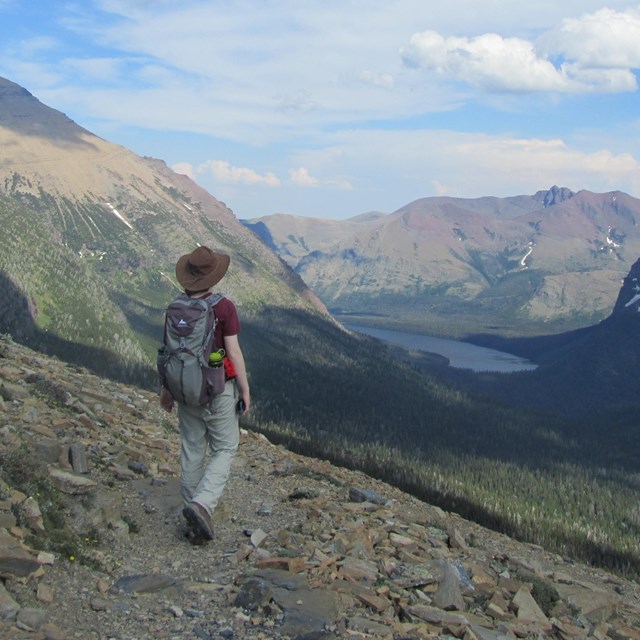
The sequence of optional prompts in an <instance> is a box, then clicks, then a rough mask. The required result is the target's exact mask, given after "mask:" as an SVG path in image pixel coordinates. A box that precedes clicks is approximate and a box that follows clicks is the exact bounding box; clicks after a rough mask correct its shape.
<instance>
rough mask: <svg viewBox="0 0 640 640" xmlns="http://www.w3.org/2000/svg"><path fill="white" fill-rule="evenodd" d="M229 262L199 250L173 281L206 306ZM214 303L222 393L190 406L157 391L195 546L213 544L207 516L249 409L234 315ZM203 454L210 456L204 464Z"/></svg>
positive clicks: (223, 303) (181, 263)
mask: <svg viewBox="0 0 640 640" xmlns="http://www.w3.org/2000/svg"><path fill="white" fill-rule="evenodd" d="M229 262H230V257H229V256H227V255H224V254H222V253H216V252H214V251H212V250H211V249H209V248H208V247H205V246H199V247H198V248H197V249H195V250H194V251H192V252H191V253H189V254H187V255H183V256H182V257H181V258H180V259H179V260H178V262H177V263H176V277H177V279H178V282H179V283H180V285H181V286H182V287H183V288H184V290H185V294H186V295H187V296H189V298H202V299H205V300H206V298H208V297H210V296H213V295H214V293H213V288H214V287H215V285H216V284H218V282H220V280H221V279H222V278H223V276H224V275H225V273H226V272H227V269H228V268H229ZM216 295H217V294H216ZM218 297H219V298H220V299H219V300H217V301H216V302H215V303H214V306H213V310H214V314H215V329H214V346H213V349H214V350H215V351H217V353H220V354H224V361H223V363H224V369H225V371H224V373H225V382H224V391H222V393H219V394H218V395H215V396H214V397H213V398H212V399H211V400H210V401H209V402H208V403H207V404H204V405H201V406H193V405H188V404H186V403H184V402H180V400H179V399H178V398H175V399H174V397H173V395H172V394H171V392H170V391H169V389H168V388H167V387H166V386H165V385H163V386H162V387H161V389H160V405H161V407H162V408H163V409H164V410H166V411H171V410H172V409H173V406H174V402H177V403H178V420H179V425H180V440H181V454H180V462H181V467H182V470H181V492H182V498H183V501H184V509H183V515H184V517H185V519H186V520H187V524H188V527H189V529H190V530H189V533H188V536H189V537H190V538H191V541H192V542H193V543H194V544H201V543H202V542H203V541H206V540H212V539H213V535H214V533H213V527H212V525H211V514H212V513H213V511H214V509H215V508H216V505H217V504H218V501H219V500H220V497H221V495H222V492H223V490H224V487H225V484H226V482H227V479H228V477H229V472H230V468H231V462H232V460H233V458H234V456H235V454H236V451H237V449H238V444H239V440H240V429H239V424H238V417H239V415H241V414H243V413H246V412H248V411H249V409H250V407H251V397H250V393H249V382H248V379H247V371H246V367H245V361H244V356H243V354H242V350H241V349H240V344H239V342H238V333H239V332H240V323H239V320H238V314H237V312H236V308H235V305H234V304H233V302H231V300H229V299H227V298H225V297H222V296H218ZM214 300H215V298H214ZM207 449H210V450H211V458H210V460H209V462H208V463H206V456H207Z"/></svg>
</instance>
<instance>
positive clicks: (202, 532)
mask: <svg viewBox="0 0 640 640" xmlns="http://www.w3.org/2000/svg"><path fill="white" fill-rule="evenodd" d="M182 515H183V516H184V517H185V518H186V520H187V522H188V523H189V526H190V527H191V531H193V533H194V537H198V538H203V539H204V540H213V527H212V526H211V518H210V517H209V514H208V513H207V510H206V509H205V508H204V507H203V506H202V505H201V504H198V503H197V502H191V503H189V505H188V506H186V507H185V508H184V509H183V510H182Z"/></svg>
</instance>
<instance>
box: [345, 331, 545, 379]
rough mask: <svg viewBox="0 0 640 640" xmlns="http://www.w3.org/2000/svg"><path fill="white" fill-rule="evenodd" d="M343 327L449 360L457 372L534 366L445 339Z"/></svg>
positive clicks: (518, 358) (416, 334) (509, 370)
mask: <svg viewBox="0 0 640 640" xmlns="http://www.w3.org/2000/svg"><path fill="white" fill-rule="evenodd" d="M344 326H345V327H347V328H348V329H351V330H352V331H357V332H358V333H364V334H365V335H368V336H372V337H374V338H378V339H380V340H384V341H385V342H389V343H390V344H397V345H398V346H401V347H404V348H405V349H415V350H418V351H427V352H429V353H437V354H438V355H441V356H444V357H445V358H448V359H449V364H450V366H452V367H455V368H456V369H471V370H472V371H497V372H501V373H510V372H514V371H531V370H532V369H535V368H536V366H537V365H536V364H534V363H533V362H531V361H529V360H526V359H525V358H521V357H519V356H514V355H513V354H510V353H504V352H502V351H496V350H495V349H488V348H486V347H478V346H476V345H475V344H471V343H469V342H462V341H460V340H449V339H447V338H435V337H432V336H425V335H422V334H420V333H407V332H405V331H394V330H392V329H377V328H375V327H367V326H364V325H359V324H351V323H344Z"/></svg>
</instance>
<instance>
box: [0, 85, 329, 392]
mask: <svg viewBox="0 0 640 640" xmlns="http://www.w3.org/2000/svg"><path fill="white" fill-rule="evenodd" d="M0 144H1V145H2V146H3V148H4V149H5V155H4V157H3V158H2V160H0V221H2V223H3V227H4V228H5V229H6V231H7V234H6V237H5V239H4V242H3V251H2V252H1V254H0V271H1V272H2V273H3V275H4V279H3V283H4V284H3V286H4V287H5V289H6V291H9V289H10V288H11V287H15V289H17V291H18V292H19V294H20V295H21V298H17V299H15V310H16V314H17V315H16V314H14V313H13V312H11V313H6V314H4V316H3V318H2V319H0V330H2V331H5V332H12V333H14V334H15V335H23V336H26V334H27V333H28V334H29V336H26V337H29V338H30V339H32V340H37V341H38V342H37V344H38V345H39V346H40V348H55V349H58V348H61V345H62V342H61V340H60V339H63V340H64V338H66V337H70V338H72V339H73V340H75V341H76V342H77V343H78V344H79V345H83V346H84V348H85V349H86V348H94V347H95V348H96V349H98V350H99V351H100V352H104V353H107V352H115V354H116V355H117V356H118V357H119V358H121V359H122V360H123V361H124V362H131V366H132V367H133V368H134V369H136V370H139V369H142V368H145V367H146V368H147V370H148V372H147V376H148V379H149V380H151V379H152V378H153V371H152V368H151V363H152V362H153V357H154V352H155V348H156V346H157V340H158V339H159V338H158V337H155V338H154V334H155V335H156V336H160V335H161V330H160V325H161V321H162V312H163V310H164V307H165V306H166V304H167V303H168V301H169V300H170V299H171V298H172V297H173V296H174V295H175V294H176V293H177V291H178V290H179V287H178V284H177V282H176V280H175V276H174V266H175V262H176V260H177V258H178V257H179V256H180V255H182V254H184V253H187V252H189V251H191V250H192V249H193V248H194V247H195V246H197V245H198V244H199V243H209V244H211V245H212V246H214V247H215V248H216V249H217V250H219V251H222V252H227V253H229V254H230V255H231V256H232V267H231V270H230V272H229V274H228V276H227V277H226V278H225V280H224V283H223V284H222V285H221V286H222V292H223V293H224V294H225V295H227V296H229V297H231V298H233V299H234V301H235V302H236V303H237V304H238V305H239V307H240V308H241V309H242V311H243V312H244V313H251V312H252V311H255V310H257V309H259V308H261V307H262V306H264V305H276V306H278V305H283V306H293V307H296V306H297V307H300V308H306V309H308V310H309V311H310V312H312V313H320V314H323V315H325V316H326V317H327V318H328V314H327V311H326V308H325V307H324V305H323V304H322V303H321V302H320V301H319V300H318V298H317V297H316V296H315V294H314V293H313V292H311V291H310V290H309V289H308V287H307V286H306V285H305V284H304V282H303V281H302V280H301V279H300V277H299V276H298V275H297V274H295V273H294V272H293V271H292V270H291V269H290V268H289V267H287V266H286V265H285V264H284V263H283V262H282V261H281V260H280V259H279V258H278V256H277V255H275V254H274V253H273V252H272V251H270V250H267V249H265V248H264V245H263V244H262V243H261V242H259V241H258V240H257V239H256V237H255V236H254V235H253V234H252V233H250V232H248V231H247V230H246V229H245V228H244V226H243V225H241V224H240V223H239V221H238V220H237V218H236V216H235V215H234V214H233V212H232V211H231V210H230V209H229V208H228V207H227V206H226V205H225V204H224V203H222V202H220V201H219V200H218V199H216V198H215V197H214V196H212V195H211V194H209V193H208V192H207V191H205V190H204V189H202V188H201V187H199V186H198V185H196V184H195V183H194V182H193V181H192V180H191V179H190V178H188V177H187V176H183V175H180V174H177V173H175V172H173V171H171V170H170V169H169V168H168V167H167V165H166V163H165V162H164V161H162V160H157V159H153V158H148V157H139V156H137V155H136V154H134V153H133V152H131V151H129V150H127V149H125V148H124V147H122V146H120V145H115V144H112V143H110V142H107V141H106V140H103V139H102V138H99V137H98V136H95V135H94V134H92V133H90V132H89V131H87V130H86V129H84V128H82V127H80V126H79V125H77V124H76V123H74V122H73V121H72V120H70V119H69V118H68V117H67V116H66V115H64V114H62V113H60V112H58V111H56V110H55V109H52V108H50V107H48V106H46V105H44V104H42V103H41V102H40V101H38V100H37V99H36V98H35V97H34V96H32V95H31V94H30V93H29V92H28V91H27V90H26V89H23V88H22V87H20V86H19V85H16V84H15V83H13V82H11V81H9V80H6V79H0ZM36 221H37V223H36V226H35V227H34V223H35V222H36ZM51 260H53V263H52V264H50V262H51ZM79 286H80V288H81V289H82V290H83V291H84V293H83V294H82V295H80V296H79V297H78V296H75V297H74V292H76V290H78V287H79ZM53 290H56V295H51V293H50V292H53ZM89 291H91V292H92V293H91V294H90V295H89V294H88V292H89ZM65 292H69V293H70V295H69V296H66V295H65ZM85 294H86V295H85ZM65 298H66V302H65ZM12 299H14V298H8V299H7V298H6V300H7V305H9V307H10V306H11V300H12ZM68 303H70V305H71V306H70V305H69V304H68ZM18 308H22V309H27V310H28V311H29V312H30V313H31V314H32V317H33V322H32V323H31V322H27V323H26V324H25V322H24V321H23V316H21V315H20V314H21V313H22V312H20V311H18ZM7 310H10V309H9V308H7ZM14 316H15V317H14ZM112 319H115V320H116V322H115V325H114V322H112ZM153 327H155V329H154V328H153ZM114 337H116V339H115V340H114ZM68 347H69V348H71V347H70V345H68ZM63 353H64V355H65V357H70V356H71V355H72V354H71V353H70V352H69V350H68V349H67V348H66V347H65V350H64V352H60V353H59V355H63ZM132 354H133V355H132ZM92 364H93V365H94V366H96V367H100V366H101V358H96V359H95V362H94V363H92ZM107 369H108V370H107ZM107 369H104V370H103V372H104V373H107V372H108V373H109V374H114V373H117V369H118V368H117V366H116V365H113V366H109V367H108V368H107Z"/></svg>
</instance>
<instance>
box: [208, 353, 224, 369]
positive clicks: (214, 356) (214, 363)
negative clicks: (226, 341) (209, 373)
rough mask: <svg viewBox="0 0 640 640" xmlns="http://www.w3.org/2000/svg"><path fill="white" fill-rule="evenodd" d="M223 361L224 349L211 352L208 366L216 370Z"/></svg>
mask: <svg viewBox="0 0 640 640" xmlns="http://www.w3.org/2000/svg"><path fill="white" fill-rule="evenodd" d="M223 359H224V349H218V350H217V351H212V352H211V355H210V356H209V366H210V367H213V368H214V369H217V368H218V367H221V366H222V361H223Z"/></svg>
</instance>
